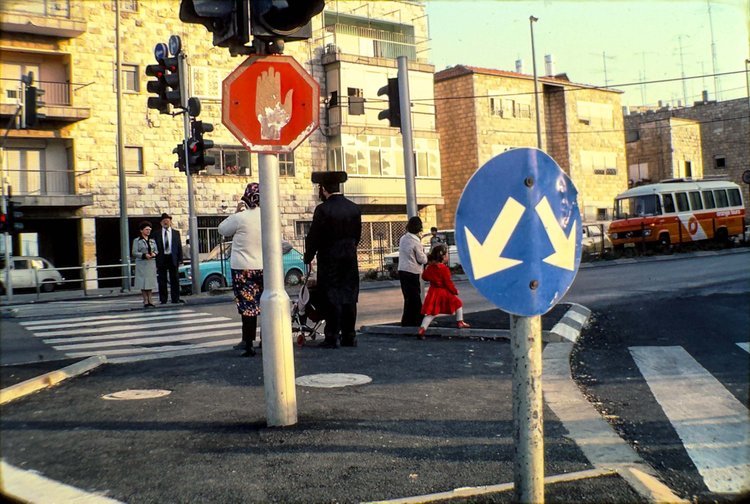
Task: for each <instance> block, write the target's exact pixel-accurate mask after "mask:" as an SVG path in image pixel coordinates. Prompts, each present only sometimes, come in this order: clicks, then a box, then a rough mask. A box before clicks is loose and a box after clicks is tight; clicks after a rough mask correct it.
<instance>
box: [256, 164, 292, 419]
mask: <svg viewBox="0 0 750 504" xmlns="http://www.w3.org/2000/svg"><path fill="white" fill-rule="evenodd" d="M258 164H259V168H260V194H261V198H260V210H261V214H260V229H261V236H262V237H263V238H262V245H263V286H264V288H263V295H262V296H261V297H260V312H261V314H262V315H261V317H260V334H261V338H263V384H264V385H263V386H264V389H265V396H266V422H267V424H268V426H269V427H284V426H288V425H294V424H296V423H297V392H296V389H295V383H294V352H293V349H292V319H291V314H290V310H289V306H290V303H289V295H288V294H287V293H286V289H284V266H283V260H282V253H281V213H280V210H279V209H280V208H281V202H280V198H279V158H278V157H277V156H276V154H259V155H258Z"/></svg>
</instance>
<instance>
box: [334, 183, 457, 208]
mask: <svg viewBox="0 0 750 504" xmlns="http://www.w3.org/2000/svg"><path fill="white" fill-rule="evenodd" d="M416 186H417V204H418V205H420V206H421V205H442V204H443V196H442V193H441V190H440V179H439V178H419V177H418V178H417V184H416ZM344 192H345V194H346V197H347V198H349V199H351V200H352V201H353V202H355V203H357V204H359V205H406V183H405V181H404V177H383V176H378V177H375V176H361V175H349V178H348V180H347V181H346V184H344Z"/></svg>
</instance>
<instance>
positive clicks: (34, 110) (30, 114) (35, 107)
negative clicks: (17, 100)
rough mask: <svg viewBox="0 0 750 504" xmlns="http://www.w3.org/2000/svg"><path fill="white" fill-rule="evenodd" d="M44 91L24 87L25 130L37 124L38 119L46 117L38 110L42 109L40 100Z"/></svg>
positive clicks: (42, 103)
mask: <svg viewBox="0 0 750 504" xmlns="http://www.w3.org/2000/svg"><path fill="white" fill-rule="evenodd" d="M42 95H44V90H43V89H39V88H38V87H35V86H26V92H25V95H24V124H25V125H26V127H27V128H33V127H35V126H37V125H38V124H39V119H44V118H45V117H47V116H46V115H44V114H40V113H39V108H41V107H44V102H43V101H42V100H41V97H42Z"/></svg>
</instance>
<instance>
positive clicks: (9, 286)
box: [3, 185, 13, 303]
mask: <svg viewBox="0 0 750 504" xmlns="http://www.w3.org/2000/svg"><path fill="white" fill-rule="evenodd" d="M4 187H5V185H3V188H4ZM8 200H10V186H8V194H7V195H3V213H4V214H6V215H7V214H8ZM3 240H5V295H6V296H7V298H8V302H9V303H10V302H11V301H13V278H12V276H11V274H10V269H11V267H12V264H11V262H10V248H11V247H12V246H13V241H12V239H11V236H10V233H8V232H5V233H3Z"/></svg>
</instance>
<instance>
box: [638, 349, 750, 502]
mask: <svg viewBox="0 0 750 504" xmlns="http://www.w3.org/2000/svg"><path fill="white" fill-rule="evenodd" d="M629 350H630V353H631V354H632V356H633V359H634V360H635V363H636V364H637V365H638V368H639V369H640V371H641V374H642V375H643V377H644V378H645V379H646V383H648V386H649V388H650V389H651V393H652V394H653V395H654V398H656V400H657V401H658V402H659V405H660V406H661V408H662V410H663V411H664V414H665V415H666V416H667V418H669V421H670V422H671V423H672V426H673V427H674V429H675V431H676V432H677V435H678V436H679V437H680V439H681V440H682V442H683V445H684V446H685V450H686V451H687V453H688V455H689V456H690V458H691V459H692V460H693V463H694V464H695V467H696V468H697V469H698V472H699V473H700V475H701V476H702V477H703V480H704V482H705V483H706V486H707V487H708V488H709V490H711V491H712V492H719V493H738V492H742V491H747V490H750V422H749V421H748V409H747V408H746V407H745V405H744V404H742V403H741V402H739V401H738V400H737V399H735V397H734V396H733V395H732V394H731V393H730V392H729V391H728V390H727V389H726V388H725V387H724V386H723V385H722V384H721V383H720V382H719V381H718V380H717V379H716V378H714V377H713V376H712V375H711V373H709V372H708V371H706V369H704V368H703V367H702V366H701V365H700V364H698V362H697V361H696V360H695V359H693V357H691V356H690V354H688V353H687V351H685V349H684V348H682V347H679V346H673V347H654V346H641V347H630V348H629Z"/></svg>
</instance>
